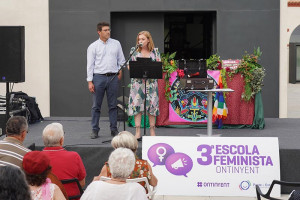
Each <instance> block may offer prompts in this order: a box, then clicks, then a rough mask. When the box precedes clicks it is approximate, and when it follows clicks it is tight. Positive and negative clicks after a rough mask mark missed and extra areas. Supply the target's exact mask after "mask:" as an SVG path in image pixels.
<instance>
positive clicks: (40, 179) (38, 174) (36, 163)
mask: <svg viewBox="0 0 300 200" xmlns="http://www.w3.org/2000/svg"><path fill="white" fill-rule="evenodd" d="M22 165H23V169H24V172H25V174H26V179H27V182H28V183H29V184H30V185H35V186H40V185H42V184H43V183H45V182H46V178H47V176H48V174H49V173H50V171H51V166H50V159H49V157H48V156H47V154H45V153H44V152H42V151H31V152H28V153H26V154H25V156H24V158H23V163H22Z"/></svg>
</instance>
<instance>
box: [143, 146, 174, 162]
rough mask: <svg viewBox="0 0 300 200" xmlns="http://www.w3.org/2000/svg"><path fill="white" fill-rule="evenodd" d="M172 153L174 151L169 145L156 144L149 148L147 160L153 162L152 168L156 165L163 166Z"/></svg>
mask: <svg viewBox="0 0 300 200" xmlns="http://www.w3.org/2000/svg"><path fill="white" fill-rule="evenodd" d="M173 153H175V151H174V149H173V147H171V146H170V145H168V144H166V143H157V144H154V145H152V146H151V147H150V148H149V150H148V158H149V160H151V162H153V167H155V166H156V165H164V164H165V162H166V159H167V157H168V156H170V155H171V154H173Z"/></svg>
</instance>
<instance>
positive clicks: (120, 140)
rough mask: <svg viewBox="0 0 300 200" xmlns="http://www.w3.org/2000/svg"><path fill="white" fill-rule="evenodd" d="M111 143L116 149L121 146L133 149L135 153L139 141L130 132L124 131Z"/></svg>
mask: <svg viewBox="0 0 300 200" xmlns="http://www.w3.org/2000/svg"><path fill="white" fill-rule="evenodd" d="M111 145H112V147H113V148H115V149H117V148H120V147H123V148H127V149H131V150H132V151H133V152H134V153H135V152H136V150H137V148H138V141H137V139H136V138H135V137H134V135H132V134H131V133H130V132H128V131H122V132H120V133H119V134H118V135H116V136H115V137H114V138H113V139H112V141H111Z"/></svg>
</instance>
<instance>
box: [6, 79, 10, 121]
mask: <svg viewBox="0 0 300 200" xmlns="http://www.w3.org/2000/svg"><path fill="white" fill-rule="evenodd" d="M8 118H9V82H6V120H8Z"/></svg>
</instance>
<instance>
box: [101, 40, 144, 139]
mask: <svg viewBox="0 0 300 200" xmlns="http://www.w3.org/2000/svg"><path fill="white" fill-rule="evenodd" d="M140 46H141V44H138V45H136V46H135V49H134V51H132V53H131V54H130V55H129V57H128V58H127V60H126V61H125V62H124V64H123V65H122V66H121V67H120V69H119V70H118V72H117V73H115V75H114V76H113V77H112V78H111V79H110V81H109V82H111V81H112V80H114V78H115V77H116V76H117V75H118V74H119V72H120V71H121V70H123V69H124V68H125V67H126V64H127V63H128V61H129V60H130V58H131V56H132V55H133V54H134V52H136V50H137V49H138V48H139V47H140ZM122 79H123V85H122V93H123V125H124V131H125V124H126V122H125V80H124V73H122ZM110 141H111V140H106V141H103V142H102V143H108V142H110Z"/></svg>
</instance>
